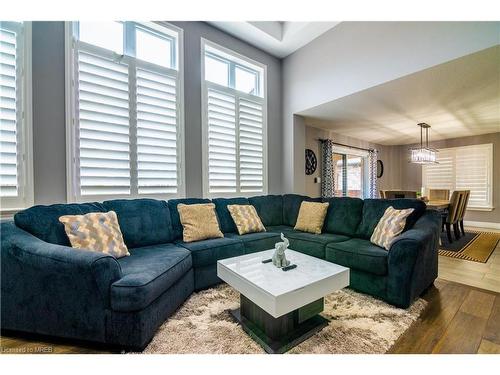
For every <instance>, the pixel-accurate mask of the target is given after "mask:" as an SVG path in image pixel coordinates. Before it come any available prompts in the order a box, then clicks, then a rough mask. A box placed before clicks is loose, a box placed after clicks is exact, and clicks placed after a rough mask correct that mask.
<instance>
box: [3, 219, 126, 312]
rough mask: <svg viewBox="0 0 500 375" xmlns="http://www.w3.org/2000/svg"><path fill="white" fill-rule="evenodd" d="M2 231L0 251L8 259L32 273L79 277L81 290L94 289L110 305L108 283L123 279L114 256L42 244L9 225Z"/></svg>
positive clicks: (14, 226) (9, 223)
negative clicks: (90, 282)
mask: <svg viewBox="0 0 500 375" xmlns="http://www.w3.org/2000/svg"><path fill="white" fill-rule="evenodd" d="M1 228H2V238H1V247H2V252H6V254H3V255H4V256H6V257H7V258H8V257H11V258H12V260H15V261H17V262H19V263H20V264H22V265H23V266H24V267H29V268H30V269H31V270H32V271H34V272H39V273H41V274H48V275H49V274H51V273H56V274H58V275H60V276H61V277H60V278H59V279H61V280H64V278H65V277H70V278H74V277H80V278H81V279H82V285H81V287H82V288H92V289H94V290H95V288H96V287H97V289H98V290H99V294H100V295H101V297H102V300H103V302H104V305H105V306H109V298H110V287H111V284H112V283H113V282H115V281H116V280H118V279H120V278H121V277H122V273H121V267H120V264H119V263H118V262H117V260H116V259H115V258H114V257H112V256H110V255H106V254H103V253H99V252H95V251H89V250H80V249H74V248H71V247H68V246H62V245H55V244H51V243H48V242H45V241H42V240H40V239H39V238H37V237H35V236H33V235H31V234H30V233H28V232H26V231H24V230H22V229H20V228H18V227H17V226H16V225H15V224H14V223H12V222H5V223H2V227H1ZM2 258H3V257H2ZM19 276H20V277H22V275H19ZM84 280H87V281H88V280H90V281H95V285H85V281H84ZM61 288H65V285H61Z"/></svg>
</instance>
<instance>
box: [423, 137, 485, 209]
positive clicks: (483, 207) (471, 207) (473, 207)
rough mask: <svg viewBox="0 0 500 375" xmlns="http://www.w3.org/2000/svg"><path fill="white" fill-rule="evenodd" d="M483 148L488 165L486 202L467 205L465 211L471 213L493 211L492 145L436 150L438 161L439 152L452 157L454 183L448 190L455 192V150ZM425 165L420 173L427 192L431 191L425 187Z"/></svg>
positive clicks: (483, 144)
mask: <svg viewBox="0 0 500 375" xmlns="http://www.w3.org/2000/svg"><path fill="white" fill-rule="evenodd" d="M481 146H482V147H484V148H485V149H487V152H488V165H487V167H486V169H487V173H488V182H487V189H488V202H487V205H486V206H472V205H470V204H469V205H468V206H467V209H468V210H471V211H493V210H494V209H495V206H494V200H493V189H494V186H493V184H494V178H493V163H494V149H493V143H481V144H475V145H467V146H457V147H446V148H440V149H438V160H439V152H440V151H452V152H453V154H454V156H453V179H454V181H452V182H451V184H450V185H453V188H452V189H450V192H452V191H454V190H456V181H457V173H456V172H457V171H456V158H455V155H456V153H457V150H461V151H464V152H466V150H467V149H468V148H477V147H481ZM426 167H427V166H426V165H422V171H421V177H422V186H423V187H424V188H425V189H426V190H427V189H432V188H431V187H428V186H427V180H426V176H425V173H426V172H425V169H426Z"/></svg>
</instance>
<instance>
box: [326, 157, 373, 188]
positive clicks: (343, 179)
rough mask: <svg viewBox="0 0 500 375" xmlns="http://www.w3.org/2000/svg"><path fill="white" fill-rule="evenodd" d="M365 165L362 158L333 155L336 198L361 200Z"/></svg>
mask: <svg viewBox="0 0 500 375" xmlns="http://www.w3.org/2000/svg"><path fill="white" fill-rule="evenodd" d="M365 164H366V163H365V160H364V158H363V157H362V156H357V155H349V154H341V153H334V154H333V165H334V175H335V196H336V197H357V198H363V185H364V184H363V181H364V174H365Z"/></svg>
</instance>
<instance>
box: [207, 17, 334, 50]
mask: <svg viewBox="0 0 500 375" xmlns="http://www.w3.org/2000/svg"><path fill="white" fill-rule="evenodd" d="M208 23H209V24H211V25H213V26H215V27H217V28H218V29H221V30H223V31H225V32H227V33H228V34H231V35H233V36H235V37H237V38H239V39H241V40H244V41H245V42H247V43H249V44H251V45H253V46H255V47H257V48H260V49H262V50H264V51H266V52H267V53H270V54H271V55H273V56H276V57H279V58H283V57H286V56H288V55H289V54H291V53H293V52H294V51H296V50H298V49H299V48H300V47H302V46H305V45H306V44H307V43H309V42H311V41H312V40H313V39H315V38H317V37H318V36H320V35H321V34H323V33H324V32H326V31H328V30H330V29H331V28H333V27H335V26H337V25H338V24H339V23H340V22H290V21H285V22H281V21H256V22H221V21H210V22H208Z"/></svg>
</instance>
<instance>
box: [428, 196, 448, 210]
mask: <svg viewBox="0 0 500 375" xmlns="http://www.w3.org/2000/svg"><path fill="white" fill-rule="evenodd" d="M426 204H427V208H429V209H432V210H439V211H444V210H446V209H448V207H449V206H450V201H449V200H445V199H433V200H430V201H428V202H426Z"/></svg>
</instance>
